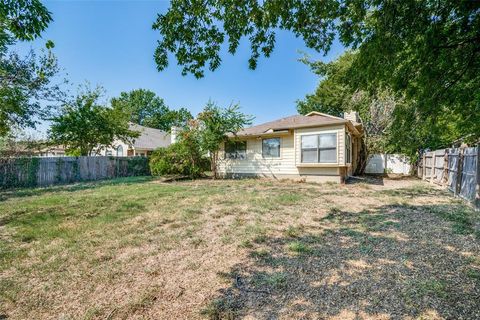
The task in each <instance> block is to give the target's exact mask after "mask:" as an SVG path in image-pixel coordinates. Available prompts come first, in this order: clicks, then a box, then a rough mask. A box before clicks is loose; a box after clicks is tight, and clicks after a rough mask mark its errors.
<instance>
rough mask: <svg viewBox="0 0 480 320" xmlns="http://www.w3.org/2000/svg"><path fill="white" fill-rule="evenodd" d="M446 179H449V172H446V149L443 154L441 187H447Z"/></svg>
mask: <svg viewBox="0 0 480 320" xmlns="http://www.w3.org/2000/svg"><path fill="white" fill-rule="evenodd" d="M448 177H449V172H448V149H445V152H444V153H443V175H442V183H441V184H442V186H443V185H448Z"/></svg>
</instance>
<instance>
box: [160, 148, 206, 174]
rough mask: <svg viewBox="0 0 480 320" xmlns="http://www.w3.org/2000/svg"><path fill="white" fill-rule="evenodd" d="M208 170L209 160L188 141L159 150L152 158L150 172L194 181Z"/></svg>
mask: <svg viewBox="0 0 480 320" xmlns="http://www.w3.org/2000/svg"><path fill="white" fill-rule="evenodd" d="M208 168H209V163H208V159H207V158H205V157H203V156H202V153H201V152H200V150H199V148H198V147H197V146H196V145H195V144H192V143H189V142H188V141H186V140H180V141H178V142H176V143H174V144H171V145H170V146H168V147H166V148H159V149H157V150H155V151H154V152H153V154H152V156H151V157H150V171H151V173H152V175H154V176H161V175H182V176H188V177H190V178H192V179H194V178H198V177H200V176H202V175H203V173H204V172H205V171H206V170H208Z"/></svg>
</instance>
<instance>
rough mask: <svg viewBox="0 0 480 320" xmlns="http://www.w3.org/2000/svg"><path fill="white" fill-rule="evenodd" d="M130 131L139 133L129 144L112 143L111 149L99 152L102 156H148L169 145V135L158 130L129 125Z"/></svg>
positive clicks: (118, 141) (121, 142)
mask: <svg viewBox="0 0 480 320" xmlns="http://www.w3.org/2000/svg"><path fill="white" fill-rule="evenodd" d="M129 128H130V130H133V131H138V132H140V136H139V137H137V138H135V139H134V140H133V141H132V143H131V144H127V143H125V142H123V141H120V140H117V141H114V143H113V147H111V148H106V149H102V150H100V151H99V152H98V153H99V154H100V155H103V156H117V157H125V156H148V155H150V154H151V153H152V152H153V150H155V149H157V148H160V147H168V146H169V145H170V144H171V138H170V134H169V133H167V132H164V131H162V130H159V129H154V128H149V127H144V126H141V125H138V124H133V123H130V125H129Z"/></svg>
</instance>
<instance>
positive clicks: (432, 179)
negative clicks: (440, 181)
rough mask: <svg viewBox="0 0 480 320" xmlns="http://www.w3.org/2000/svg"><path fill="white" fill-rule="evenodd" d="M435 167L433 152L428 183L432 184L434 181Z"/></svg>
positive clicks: (435, 156) (434, 152) (435, 154)
mask: <svg viewBox="0 0 480 320" xmlns="http://www.w3.org/2000/svg"><path fill="white" fill-rule="evenodd" d="M436 167H437V153H436V151H433V154H432V170H430V183H431V184H433V181H434V180H435V169H436Z"/></svg>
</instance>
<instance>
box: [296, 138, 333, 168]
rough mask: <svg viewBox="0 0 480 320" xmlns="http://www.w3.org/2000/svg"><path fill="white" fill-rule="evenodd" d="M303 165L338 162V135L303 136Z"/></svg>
mask: <svg viewBox="0 0 480 320" xmlns="http://www.w3.org/2000/svg"><path fill="white" fill-rule="evenodd" d="M301 143H302V154H301V156H302V162H303V163H335V162H337V134H336V133H322V134H315V135H304V136H302V140H301Z"/></svg>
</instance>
